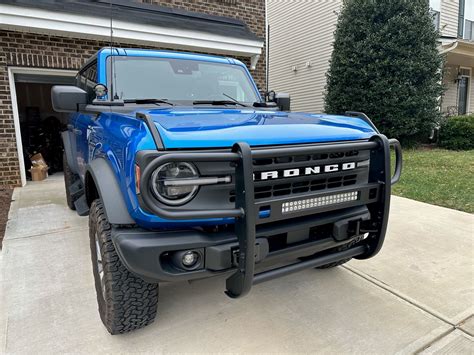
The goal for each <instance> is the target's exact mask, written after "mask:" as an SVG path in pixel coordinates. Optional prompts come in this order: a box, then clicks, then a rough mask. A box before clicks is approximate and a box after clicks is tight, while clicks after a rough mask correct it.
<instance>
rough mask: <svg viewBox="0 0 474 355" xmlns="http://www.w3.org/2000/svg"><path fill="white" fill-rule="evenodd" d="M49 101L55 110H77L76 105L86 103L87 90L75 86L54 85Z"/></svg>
mask: <svg viewBox="0 0 474 355" xmlns="http://www.w3.org/2000/svg"><path fill="white" fill-rule="evenodd" d="M51 102H52V104H53V110H54V111H56V112H77V110H78V105H81V104H84V105H85V104H87V92H85V91H84V90H82V89H81V88H78V87H77V86H66V85H55V86H53V87H52V89H51Z"/></svg>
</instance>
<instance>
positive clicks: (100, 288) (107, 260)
mask: <svg viewBox="0 0 474 355" xmlns="http://www.w3.org/2000/svg"><path fill="white" fill-rule="evenodd" d="M89 238H90V247H91V259H92V269H93V273H94V280H95V289H96V293H97V302H98V305H99V314H100V318H101V320H102V323H104V325H105V327H106V328H107V330H108V331H109V332H110V334H120V333H125V332H129V331H132V330H136V329H139V328H142V327H144V326H146V325H148V324H151V323H153V321H154V319H155V316H156V311H157V306H158V284H150V283H147V282H145V281H143V280H142V279H141V278H138V277H136V276H135V275H133V274H132V273H130V272H129V271H128V270H127V269H126V268H125V266H124V265H123V263H122V262H121V260H120V258H119V256H118V255H117V252H116V250H115V247H114V244H113V242H112V239H111V227H110V224H109V222H108V221H107V217H106V215H105V211H104V207H103V205H102V201H101V200H100V199H96V200H94V201H93V202H92V205H91V208H90V214H89Z"/></svg>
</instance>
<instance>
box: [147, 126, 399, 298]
mask: <svg viewBox="0 0 474 355" xmlns="http://www.w3.org/2000/svg"><path fill="white" fill-rule="evenodd" d="M390 146H393V147H394V150H395V171H394V174H393V176H391V175H390ZM341 150H371V152H372V153H371V155H372V156H371V161H373V162H374V164H373V166H371V170H377V172H376V175H377V180H378V181H377V182H378V183H379V184H380V185H381V186H382V191H381V206H380V210H381V211H380V213H381V215H380V219H381V223H380V225H381V228H380V230H379V232H378V234H379V235H378V237H377V238H374V239H373V241H372V242H370V243H368V244H367V245H366V246H358V247H355V248H351V249H348V250H346V251H343V252H337V253H333V254H330V255H326V256H323V257H316V258H314V259H311V260H306V261H303V262H299V263H296V264H292V265H289V266H285V267H281V268H278V269H274V270H269V271H266V272H263V273H260V274H257V275H254V272H255V257H254V255H255V239H256V237H255V231H256V216H257V208H256V204H255V200H254V193H253V192H254V181H253V159H258V158H271V157H275V156H291V155H298V154H317V153H320V152H321V153H322V152H324V153H331V152H337V151H341ZM178 161H191V162H233V163H234V165H235V192H236V197H235V208H233V209H215V210H166V209H164V208H161V207H160V206H158V205H157V204H156V202H155V200H154V198H153V197H152V195H151V192H150V191H151V190H150V181H151V179H150V178H151V175H152V173H153V171H154V170H155V169H156V168H157V167H158V166H160V165H162V164H166V163H169V162H178ZM371 165H372V164H371ZM401 170H402V151H401V146H400V143H399V142H398V141H397V140H396V139H390V140H389V139H387V137H385V136H384V135H382V134H376V135H374V136H372V137H371V138H370V139H369V140H368V141H362V142H348V143H332V144H318V145H307V146H297V147H294V148H292V147H285V148H268V149H254V150H252V149H251V148H250V146H249V145H248V144H247V143H245V142H238V143H235V144H234V146H233V147H232V151H231V152H202V153H201V152H192V153H189V152H170V153H169V154H163V155H161V156H159V157H157V158H155V159H154V160H153V161H151V162H150V164H148V165H147V166H146V168H145V169H144V171H143V173H142V176H141V179H140V186H141V196H142V199H143V202H144V203H145V204H146V206H147V208H149V210H150V211H152V212H153V213H155V214H156V215H158V216H160V217H162V218H164V219H169V220H188V219H208V218H235V232H236V235H237V238H238V242H239V258H238V267H237V270H236V272H235V273H234V274H232V275H231V276H230V277H229V278H228V279H227V280H226V288H227V290H226V294H227V295H228V296H229V297H232V298H237V297H241V296H244V295H245V294H247V293H248V292H249V291H250V289H251V287H252V285H253V284H256V283H260V282H263V281H266V280H269V279H272V278H275V277H279V276H283V275H286V274H289V273H292V272H296V271H299V270H302V269H305V268H310V267H316V266H320V265H323V264H326V263H330V262H333V261H337V260H341V259H343V258H347V257H357V258H360V259H365V258H369V257H371V256H374V255H375V254H376V253H377V252H378V251H379V250H380V248H381V247H382V244H383V239H384V236H385V231H386V228H387V223H388V212H389V205H390V194H391V185H392V184H395V183H396V182H398V180H399V179H400V175H401ZM313 213H314V212H313Z"/></svg>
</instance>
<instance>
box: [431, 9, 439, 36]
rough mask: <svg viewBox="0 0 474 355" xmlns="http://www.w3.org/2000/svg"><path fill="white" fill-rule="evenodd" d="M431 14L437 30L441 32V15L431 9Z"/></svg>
mask: <svg viewBox="0 0 474 355" xmlns="http://www.w3.org/2000/svg"><path fill="white" fill-rule="evenodd" d="M430 14H431V16H432V18H433V24H434V26H435V28H436V29H437V30H438V31H439V15H440V13H439V11H436V10H433V9H430Z"/></svg>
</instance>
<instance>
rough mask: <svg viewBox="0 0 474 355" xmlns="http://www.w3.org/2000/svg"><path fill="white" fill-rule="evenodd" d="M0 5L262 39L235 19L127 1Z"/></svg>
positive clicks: (17, 0)
mask: <svg viewBox="0 0 474 355" xmlns="http://www.w3.org/2000/svg"><path fill="white" fill-rule="evenodd" d="M1 2H2V3H3V4H9V5H15V6H22V7H28V8H36V9H43V10H51V11H55V12H66V13H73V14H80V15H89V16H96V17H102V18H110V14H111V12H112V16H113V19H115V20H121V21H127V22H134V23H141V24H148V25H156V26H160V27H171V28H177V29H183V30H195V31H203V32H208V33H213V34H216V35H222V36H229V37H237V38H242V39H251V40H262V39H261V38H259V37H257V36H256V35H255V34H254V33H253V32H251V31H250V29H249V28H248V27H247V25H246V24H245V22H243V21H240V20H238V19H235V18H231V17H223V16H212V15H208V14H204V13H198V12H192V11H186V10H181V9H176V8H169V7H165V6H158V5H152V4H144V3H138V2H134V1H129V0H110V1H109V0H1ZM110 3H112V6H111V5H110ZM111 7H112V9H111Z"/></svg>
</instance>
